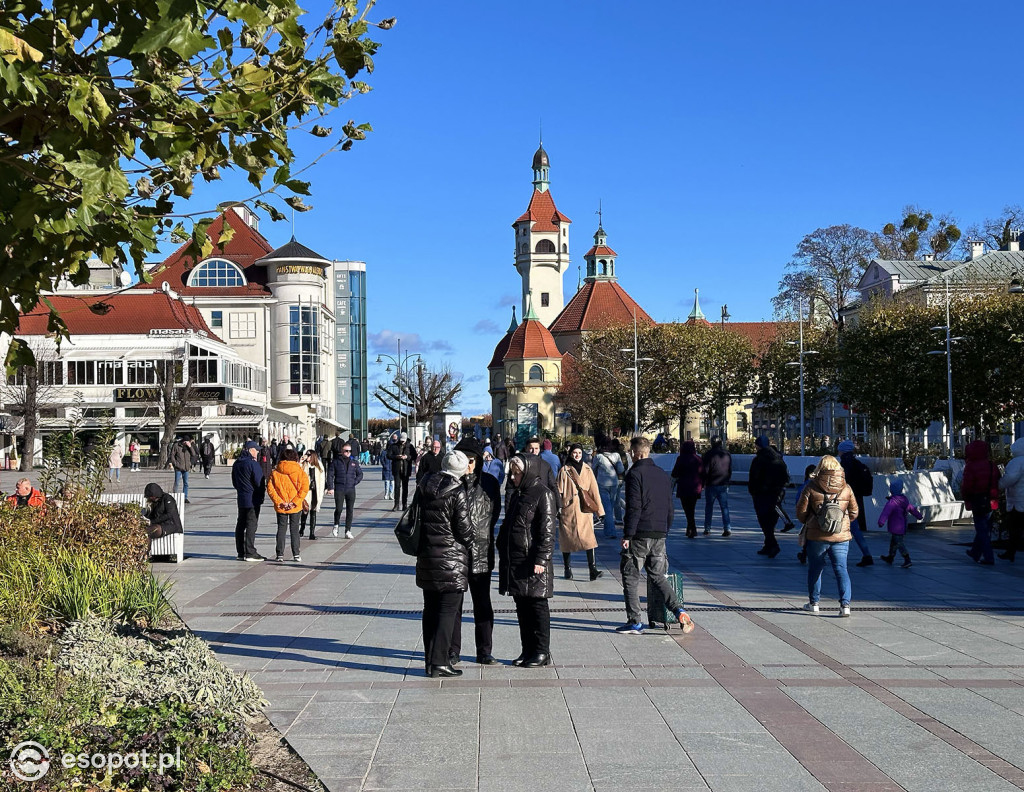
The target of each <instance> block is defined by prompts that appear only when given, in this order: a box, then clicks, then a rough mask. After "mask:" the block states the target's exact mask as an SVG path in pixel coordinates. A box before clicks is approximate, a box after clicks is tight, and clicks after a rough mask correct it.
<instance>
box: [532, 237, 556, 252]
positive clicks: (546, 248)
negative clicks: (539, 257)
mask: <svg viewBox="0 0 1024 792" xmlns="http://www.w3.org/2000/svg"><path fill="white" fill-rule="evenodd" d="M534 252H535V253H554V252H555V243H554V242H552V241H551V240H550V239H542V240H541V241H540V242H538V243H537V247H535V248H534Z"/></svg>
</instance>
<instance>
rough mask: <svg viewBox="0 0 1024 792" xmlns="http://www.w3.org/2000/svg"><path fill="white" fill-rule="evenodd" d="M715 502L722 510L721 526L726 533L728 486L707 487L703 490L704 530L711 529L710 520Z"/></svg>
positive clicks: (727, 526) (727, 528)
mask: <svg viewBox="0 0 1024 792" xmlns="http://www.w3.org/2000/svg"><path fill="white" fill-rule="evenodd" d="M715 501H718V505H719V506H720V507H721V509H722V525H723V527H724V528H725V530H726V531H728V530H729V486H728V485H727V484H723V485H714V486H712V485H708V488H707V489H706V490H704V530H705V531H706V530H708V529H709V528H710V527H711V518H712V517H713V516H714V514H715Z"/></svg>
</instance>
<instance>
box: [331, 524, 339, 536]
mask: <svg viewBox="0 0 1024 792" xmlns="http://www.w3.org/2000/svg"><path fill="white" fill-rule="evenodd" d="M337 535H338V526H337V525H335V526H334V530H333V531H331V536H337Z"/></svg>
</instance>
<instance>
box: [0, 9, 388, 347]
mask: <svg viewBox="0 0 1024 792" xmlns="http://www.w3.org/2000/svg"><path fill="white" fill-rule="evenodd" d="M373 3H374V0H364V1H363V2H362V3H360V0H334V2H333V4H332V6H331V8H330V10H329V11H328V12H327V13H326V15H325V16H324V17H323V19H322V21H319V22H315V21H314V26H313V27H312V28H307V27H306V26H305V25H304V22H305V20H306V17H305V16H304V12H303V11H302V9H301V8H300V7H299V5H298V2H297V0H227V1H226V2H225V0H185V2H172V1H171V0H153V1H152V2H139V1H138V0H64V1H62V2H59V3H45V2H41V0H11V1H10V2H7V3H5V5H4V11H3V15H2V21H0V76H2V80H0V84H2V85H3V86H4V87H3V102H2V109H0V270H2V271H3V272H5V273H16V277H15V276H12V277H10V278H7V277H5V278H3V279H0V332H7V333H11V334H13V332H14V328H15V326H16V325H17V317H18V312H19V310H20V306H32V305H36V304H37V302H38V301H39V296H40V292H41V291H43V290H45V289H48V288H50V287H51V284H52V283H53V282H54V281H56V280H57V279H58V278H59V277H60V276H63V275H66V276H67V277H68V278H69V279H70V281H71V282H72V283H75V284H81V283H84V282H85V281H86V280H87V278H88V275H89V269H88V267H87V266H86V261H87V260H88V259H89V258H90V257H91V256H94V255H95V256H98V257H99V258H100V259H102V260H103V261H104V262H105V263H107V264H117V265H119V266H124V267H125V268H129V267H133V268H134V269H135V271H136V272H137V273H138V274H139V277H140V278H143V279H145V278H146V273H145V269H144V265H145V261H146V257H147V255H148V254H150V253H152V252H153V251H155V250H156V249H157V246H158V245H159V244H160V242H161V241H163V240H164V239H165V238H167V237H171V238H172V239H174V240H189V241H190V242H191V248H192V252H193V254H196V255H204V256H205V255H208V254H209V253H210V252H211V251H212V249H213V245H214V243H215V242H217V243H221V244H223V243H224V242H226V241H227V240H226V238H225V236H223V235H222V236H221V238H220V239H219V240H210V239H208V238H207V236H206V229H207V228H208V226H209V224H210V223H211V222H212V221H213V217H212V215H213V212H212V209H213V207H210V208H209V209H210V210H211V211H208V212H205V213H204V212H197V213H194V214H189V215H182V214H180V213H179V214H175V206H176V203H177V201H178V200H179V199H187V198H188V197H189V196H191V194H192V190H193V185H194V183H195V181H196V179H198V178H202V179H203V180H204V181H208V182H209V181H216V180H218V179H220V178H221V176H222V174H223V173H225V172H227V171H231V170H238V171H241V172H243V173H245V175H246V177H247V179H248V181H249V183H250V184H251V185H252V186H253V188H254V194H253V196H252V197H251V198H250V200H251V201H252V202H254V203H255V204H256V205H258V206H260V207H262V208H263V209H264V210H265V211H267V212H269V214H270V215H271V217H272V218H273V219H283V218H284V214H283V213H282V212H281V211H280V209H278V208H277V207H275V206H273V205H272V204H271V203H269V202H268V200H267V198H268V195H269V194H270V193H274V192H277V191H283V192H285V193H287V197H285V198H284V201H285V202H286V203H287V204H288V205H289V206H291V207H292V208H293V209H295V210H297V211H305V210H307V209H308V208H309V207H308V206H307V205H306V204H304V203H303V201H302V198H301V196H303V195H308V194H309V184H308V183H307V182H304V181H301V180H300V179H298V178H296V177H297V176H298V175H299V167H298V166H299V165H300V163H298V162H297V160H296V155H295V151H294V149H293V145H292V142H293V136H294V134H295V133H296V132H298V131H300V130H301V131H304V132H306V133H308V134H309V135H312V136H313V137H316V138H324V139H325V140H324V142H323V144H322V147H323V154H326V153H327V151H330V150H334V149H337V148H340V149H347V148H349V147H351V145H352V142H353V141H354V140H359V139H362V138H363V137H365V134H366V131H367V130H368V129H369V127H368V125H365V124H356V123H355V122H353V121H348V122H345V123H343V124H341V130H340V133H339V132H335V131H333V129H332V128H330V127H327V126H323V125H321V124H320V123H318V122H319V121H320V120H321V119H322V118H323V116H324V115H325V114H326V113H328V112H329V111H330V110H331V109H332V108H336V107H338V106H339V105H340V104H341V103H343V102H344V101H346V100H347V99H348V98H350V97H351V96H353V95H355V94H359V93H364V92H366V91H367V90H369V86H367V85H366V84H365V83H364V82H361V81H360V80H358V79H356V78H357V77H358V75H359V74H360V73H361V72H363V71H367V72H369V71H372V68H373V61H372V60H371V56H372V55H373V54H374V53H375V52H376V50H377V47H378V44H377V43H376V42H374V41H372V40H370V39H369V38H368V37H367V35H366V34H367V32H368V31H369V29H370V27H371V26H372V25H373V24H374V23H371V22H369V21H368V18H367V13H368V12H369V10H370V9H371V8H372V6H373ZM360 6H362V7H361V8H360ZM393 21H394V20H385V21H382V22H378V23H376V25H375V26H376V27H378V28H384V29H386V28H389V27H390V26H391V25H392V24H393ZM321 156H322V154H321ZM204 215H205V216H204ZM183 221H186V222H188V223H189V224H190V226H191V227H187V226H186V225H185V222H183ZM50 325H51V330H52V331H54V332H56V333H57V334H58V336H66V334H67V329H66V327H65V326H64V324H63V322H61V320H60V317H59V316H57V315H56V312H52V313H51V317H50ZM7 362H8V365H12V364H23V363H26V362H31V349H30V348H29V347H28V346H27V345H25V344H22V343H14V344H12V345H11V351H10V353H9V355H8V360H7Z"/></svg>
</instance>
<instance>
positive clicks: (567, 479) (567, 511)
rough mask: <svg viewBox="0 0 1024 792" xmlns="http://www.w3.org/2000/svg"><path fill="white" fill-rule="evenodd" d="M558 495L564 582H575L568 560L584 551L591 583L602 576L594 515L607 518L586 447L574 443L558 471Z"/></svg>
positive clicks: (559, 544)
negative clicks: (586, 460) (586, 459)
mask: <svg viewBox="0 0 1024 792" xmlns="http://www.w3.org/2000/svg"><path fill="white" fill-rule="evenodd" d="M557 480H558V495H559V500H561V502H562V511H561V520H560V521H559V524H558V548H559V550H561V551H562V564H563V565H564V567H565V579H566V580H572V567H571V566H570V564H569V558H570V556H571V554H572V553H578V552H580V551H581V550H582V551H584V552H585V553H586V554H587V566H588V567H590V579H591V580H597V579H598V578H599V577H601V575H602V574H604V573H603V572H601V570H600V569H598V568H597V556H596V554H595V550H596V549H597V539H596V538H595V537H594V515H595V513H596V514H597V516H598V517H604V510H603V509H602V507H601V493H600V491H599V490H598V487H597V479H596V478H594V471H593V470H591V469H590V467H589V466H588V465H584V464H583V446H581V445H579V444H578V443H573V444H572V445H571V446H569V456H568V457H567V458H566V460H565V464H564V465H562V467H561V469H560V470H559V471H558V478H557Z"/></svg>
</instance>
